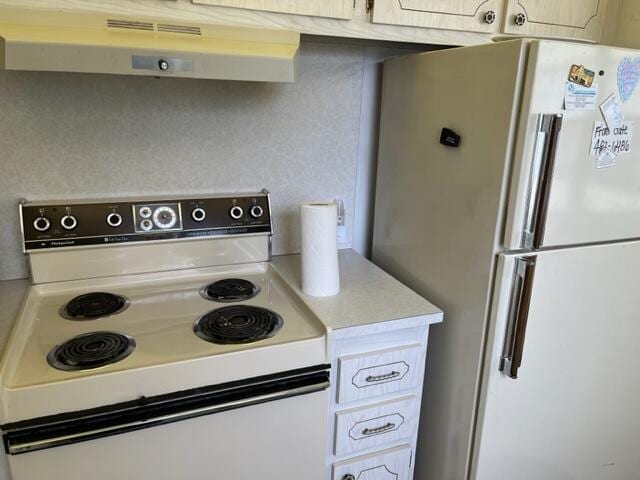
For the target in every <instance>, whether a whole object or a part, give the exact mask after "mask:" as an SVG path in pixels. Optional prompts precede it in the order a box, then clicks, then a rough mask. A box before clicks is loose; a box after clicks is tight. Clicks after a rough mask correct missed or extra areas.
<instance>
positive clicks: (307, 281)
mask: <svg viewBox="0 0 640 480" xmlns="http://www.w3.org/2000/svg"><path fill="white" fill-rule="evenodd" d="M337 222H338V208H337V206H336V204H335V203H323V202H310V203H303V204H302V205H301V206H300V231H301V232H300V233H301V237H302V239H301V240H302V251H301V255H302V260H301V261H302V290H303V291H304V292H305V293H306V294H308V295H313V296H314V297H328V296H330V295H336V294H337V293H338V292H339V291H340V271H339V268H338V244H337V241H336V225H337Z"/></svg>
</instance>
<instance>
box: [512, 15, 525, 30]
mask: <svg viewBox="0 0 640 480" xmlns="http://www.w3.org/2000/svg"><path fill="white" fill-rule="evenodd" d="M513 23H515V24H516V25H517V26H519V27H521V26H523V25H524V24H525V23H527V17H526V15H525V14H524V13H519V14H517V15H516V16H515V17H513Z"/></svg>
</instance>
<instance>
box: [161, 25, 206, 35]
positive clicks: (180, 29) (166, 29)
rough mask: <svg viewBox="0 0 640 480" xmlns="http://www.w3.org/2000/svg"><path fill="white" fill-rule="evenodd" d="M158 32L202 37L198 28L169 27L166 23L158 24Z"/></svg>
mask: <svg viewBox="0 0 640 480" xmlns="http://www.w3.org/2000/svg"><path fill="white" fill-rule="evenodd" d="M158 31H159V32H170V33H184V34H187V35H202V30H201V29H200V27H187V26H184V25H169V24H166V23H159V24H158Z"/></svg>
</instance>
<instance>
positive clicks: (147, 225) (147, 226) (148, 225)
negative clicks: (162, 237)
mask: <svg viewBox="0 0 640 480" xmlns="http://www.w3.org/2000/svg"><path fill="white" fill-rule="evenodd" d="M140 228H141V229H142V230H144V231H145V232H148V231H149V230H151V229H152V228H153V222H152V221H151V220H149V219H148V218H145V219H144V220H142V221H141V222H140Z"/></svg>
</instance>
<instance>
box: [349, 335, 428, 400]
mask: <svg viewBox="0 0 640 480" xmlns="http://www.w3.org/2000/svg"><path fill="white" fill-rule="evenodd" d="M420 353H421V345H420V344H418V343H414V344H410V345H402V346H399V347H395V348H390V349H385V350H378V351H375V352H367V353H361V354H357V355H347V356H343V357H340V358H339V359H338V372H339V373H338V375H339V379H338V402H339V403H347V402H353V401H355V400H363V399H365V398H372V397H377V396H380V395H385V394H388V393H395V392H400V391H403V390H410V389H412V388H415V387H416V386H417V385H418V382H419V380H420V379H421V378H422V376H423V373H424V362H423V361H422V355H420Z"/></svg>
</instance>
